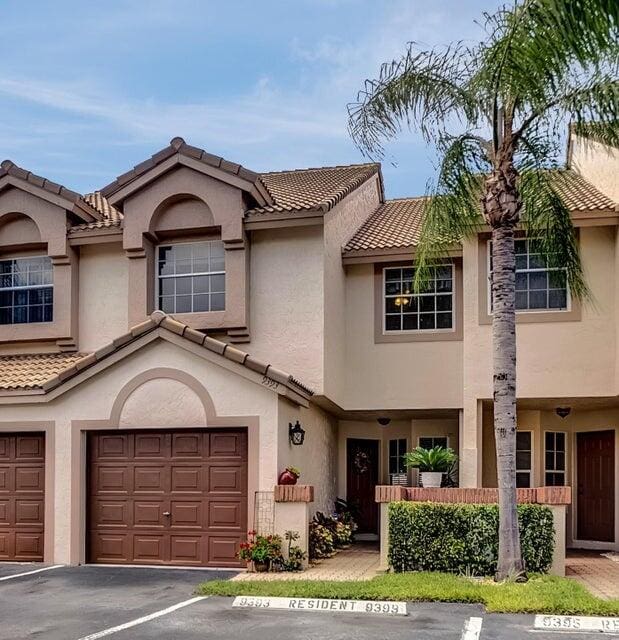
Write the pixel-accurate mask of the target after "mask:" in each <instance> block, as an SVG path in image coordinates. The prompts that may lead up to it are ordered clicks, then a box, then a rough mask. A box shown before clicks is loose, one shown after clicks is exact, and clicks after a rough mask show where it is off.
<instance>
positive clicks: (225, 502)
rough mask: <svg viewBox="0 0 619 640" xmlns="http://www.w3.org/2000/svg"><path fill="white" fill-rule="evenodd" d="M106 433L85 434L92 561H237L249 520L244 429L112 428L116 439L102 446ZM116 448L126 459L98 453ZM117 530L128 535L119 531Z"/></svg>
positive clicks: (222, 563) (234, 563) (237, 563)
mask: <svg viewBox="0 0 619 640" xmlns="http://www.w3.org/2000/svg"><path fill="white" fill-rule="evenodd" d="M107 435H108V434H97V433H91V434H90V435H89V447H88V452H89V466H88V468H89V493H90V496H91V501H92V502H93V503H94V504H95V505H98V506H97V507H96V508H91V509H89V518H90V524H89V527H88V529H89V531H90V532H91V535H92V539H91V540H90V541H89V559H90V561H94V562H125V563H138V564H139V563H142V564H179V565H190V566H193V565H197V566H200V565H203V566H209V565H210V566H237V567H238V566H240V565H241V563H240V561H239V559H238V558H237V557H236V553H237V551H238V548H239V543H240V541H241V540H242V539H244V534H245V529H246V521H247V463H246V459H247V437H246V434H245V432H244V431H243V430H238V431H237V430H208V429H202V430H188V431H177V430H169V431H157V432H150V431H139V432H137V431H136V432H121V433H115V434H111V435H113V436H115V437H117V438H119V440H118V441H113V442H112V445H113V446H112V445H110V444H109V443H107V444H106V445H105V446H102V445H101V444H100V443H99V442H98V440H99V439H101V438H106V436H107ZM121 443H122V446H121ZM114 447H115V448H114ZM121 448H122V450H123V451H126V452H128V456H127V458H126V460H122V461H121V460H118V461H116V460H115V459H112V458H110V457H103V458H101V457H99V453H100V452H101V451H105V452H106V453H105V456H109V455H110V452H111V453H112V454H113V455H116V456H118V455H120V453H119V452H120V450H121ZM105 460H109V462H105ZM106 474H107V475H106ZM108 495H109V498H107V500H103V498H104V497H105V496H108ZM214 498H216V500H215V502H213V499H214ZM105 508H107V509H108V511H107V512H106V511H105ZM166 512H168V513H169V515H168V516H165V515H164V513H166ZM121 529H122V531H123V532H124V531H126V532H127V534H126V535H119V534H120V530H121ZM213 535H214V536H215V537H213ZM212 554H214V555H212ZM120 556H122V557H120Z"/></svg>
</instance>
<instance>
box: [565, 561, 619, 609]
mask: <svg viewBox="0 0 619 640" xmlns="http://www.w3.org/2000/svg"><path fill="white" fill-rule="evenodd" d="M565 575H566V576H567V577H568V578H572V579H573V580H576V582H579V583H580V584H582V585H583V586H585V587H586V588H587V589H588V590H589V591H590V592H591V593H592V594H593V595H594V596H597V597H598V598H605V599H609V598H619V561H618V560H611V559H610V558H607V557H605V556H603V555H601V554H600V553H599V552H597V551H569V552H568V555H567V558H566V561H565Z"/></svg>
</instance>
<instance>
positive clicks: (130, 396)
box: [109, 367, 217, 427]
mask: <svg viewBox="0 0 619 640" xmlns="http://www.w3.org/2000/svg"><path fill="white" fill-rule="evenodd" d="M216 417H217V415H216V411H215V405H214V403H213V399H212V398H211V396H210V394H209V392H208V391H207V390H206V389H205V388H204V386H203V385H202V384H201V383H200V382H199V381H198V380H196V379H195V378H194V377H193V376H191V375H189V374H188V373H185V372H184V371H180V370H178V369H172V368H167V367H160V368H154V369H149V370H148V371H144V372H142V373H140V374H139V375H137V376H135V377H134V378H133V379H132V380H130V381H129V382H127V383H126V384H125V385H124V386H123V388H122V389H121V390H120V392H119V393H118V395H117V396H116V399H115V400H114V404H113V406H112V410H111V413H110V421H109V422H110V425H111V426H112V425H113V426H114V427H144V426H153V427H163V426H165V427H173V426H179V427H197V426H200V427H204V426H207V425H208V424H209V422H210V421H212V420H215V419H216Z"/></svg>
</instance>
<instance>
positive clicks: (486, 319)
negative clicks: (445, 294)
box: [479, 301, 582, 324]
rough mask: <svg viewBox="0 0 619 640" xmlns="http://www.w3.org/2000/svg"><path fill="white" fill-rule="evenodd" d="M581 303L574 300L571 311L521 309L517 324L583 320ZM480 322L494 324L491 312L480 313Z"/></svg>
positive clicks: (517, 315) (518, 313)
mask: <svg viewBox="0 0 619 640" xmlns="http://www.w3.org/2000/svg"><path fill="white" fill-rule="evenodd" d="M581 311H582V310H581V305H580V304H579V303H578V302H577V301H573V302H572V308H571V309H570V311H559V310H557V311H521V312H516V324H537V323H545V322H580V320H582V312H581ZM479 324H492V316H491V315H490V314H489V313H487V312H486V313H480V316H479Z"/></svg>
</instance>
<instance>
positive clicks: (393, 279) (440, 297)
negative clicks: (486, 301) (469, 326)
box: [383, 264, 454, 332]
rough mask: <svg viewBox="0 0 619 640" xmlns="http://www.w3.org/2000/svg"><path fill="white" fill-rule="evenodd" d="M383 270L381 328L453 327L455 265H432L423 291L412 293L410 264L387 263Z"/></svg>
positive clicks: (391, 330) (393, 329)
mask: <svg viewBox="0 0 619 640" xmlns="http://www.w3.org/2000/svg"><path fill="white" fill-rule="evenodd" d="M383 273H384V280H383V282H384V301H385V306H384V323H385V324H384V330H385V332H395V331H400V332H405V331H444V330H447V331H452V330H453V327H454V315H453V314H454V284H453V283H454V269H453V265H452V264H443V265H438V266H436V267H431V271H430V278H429V279H428V281H427V282H426V283H425V286H424V288H423V290H422V291H420V292H419V293H413V280H414V277H415V270H414V269H413V268H412V267H387V268H386V269H384V271H383Z"/></svg>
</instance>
